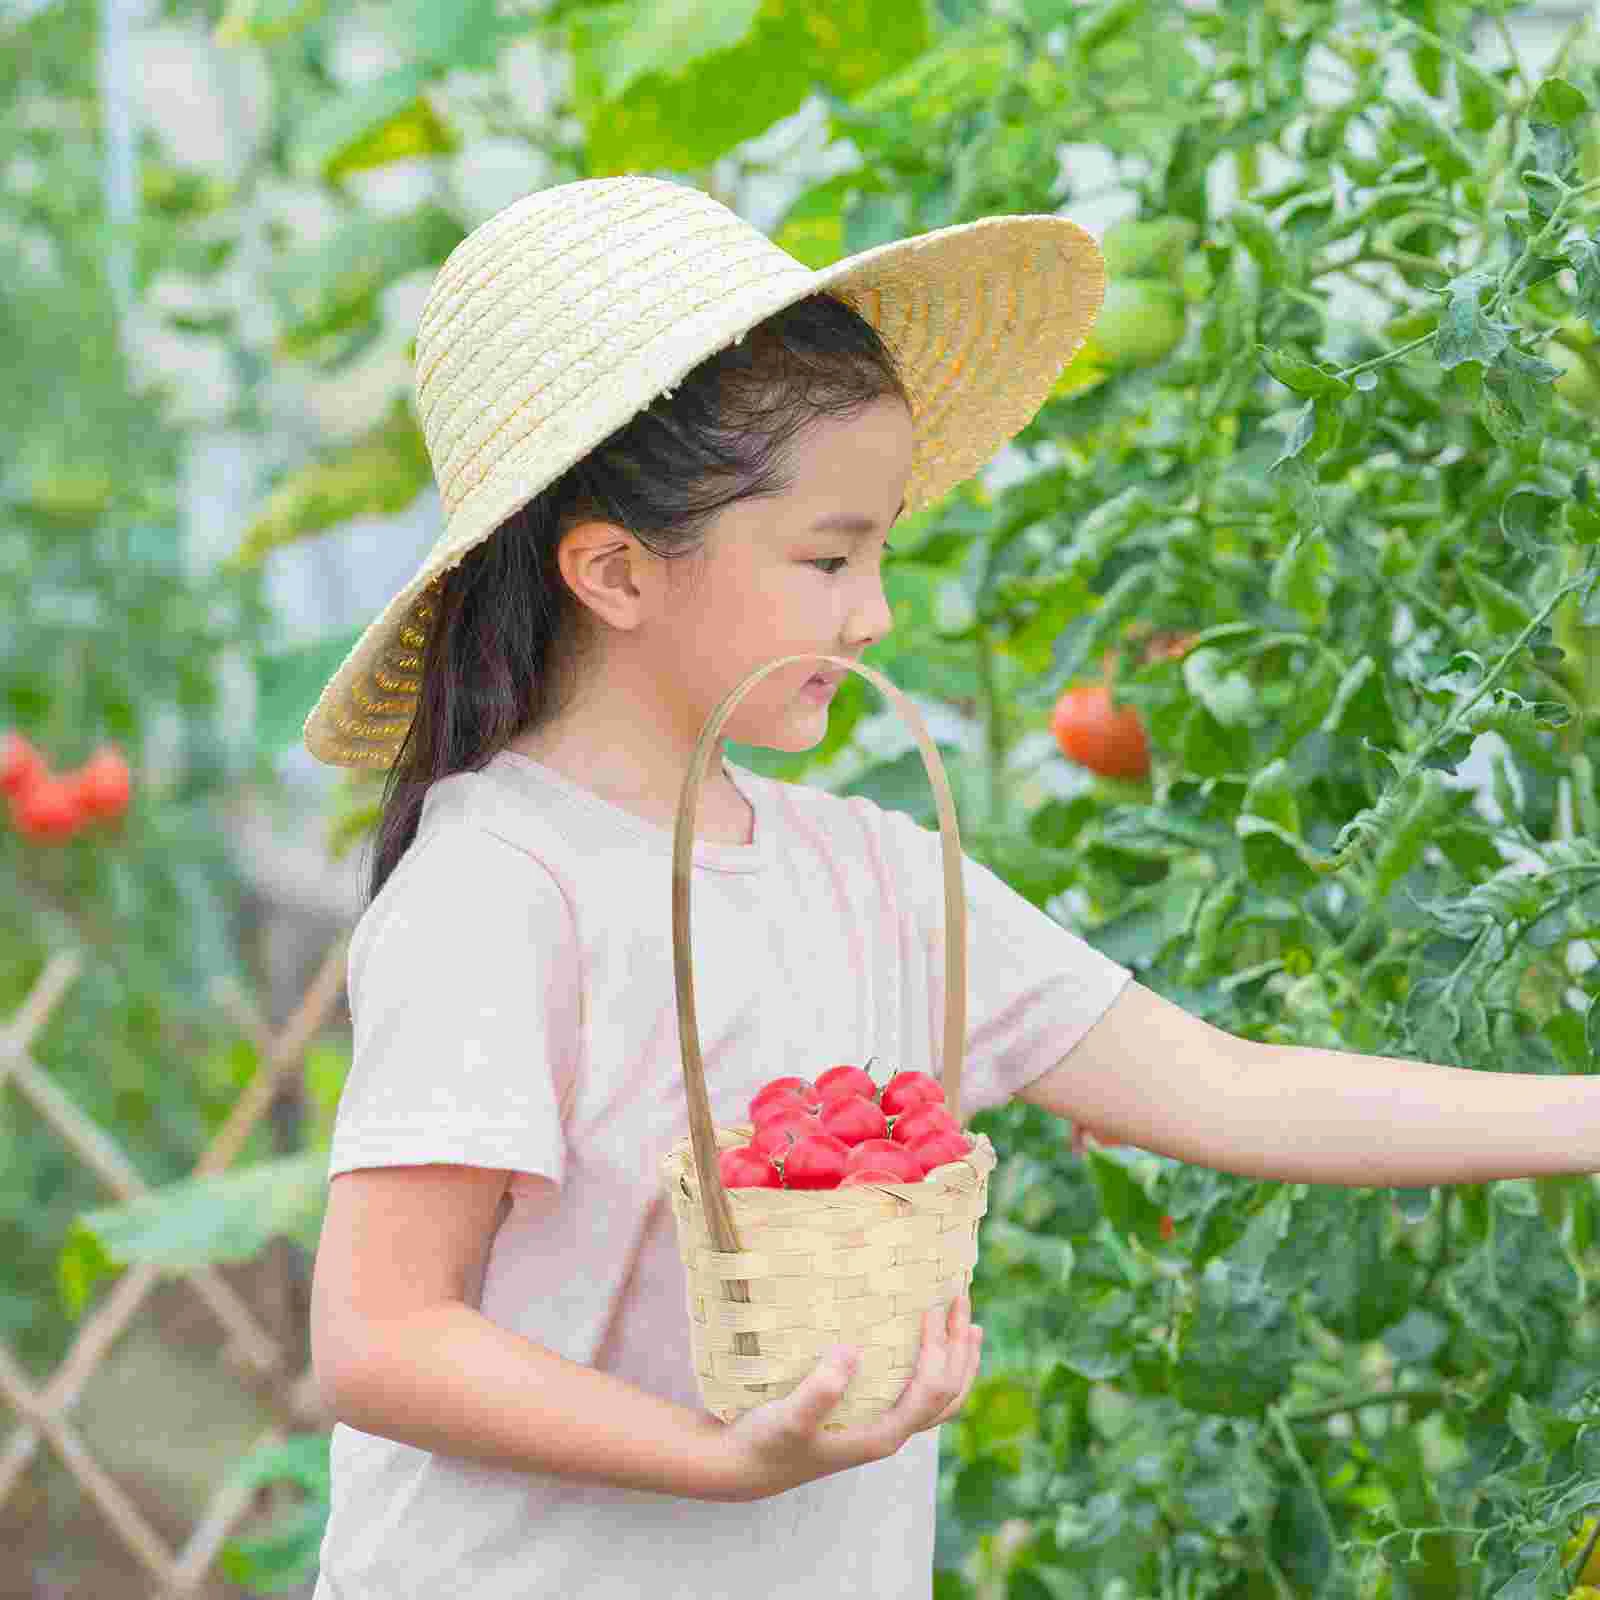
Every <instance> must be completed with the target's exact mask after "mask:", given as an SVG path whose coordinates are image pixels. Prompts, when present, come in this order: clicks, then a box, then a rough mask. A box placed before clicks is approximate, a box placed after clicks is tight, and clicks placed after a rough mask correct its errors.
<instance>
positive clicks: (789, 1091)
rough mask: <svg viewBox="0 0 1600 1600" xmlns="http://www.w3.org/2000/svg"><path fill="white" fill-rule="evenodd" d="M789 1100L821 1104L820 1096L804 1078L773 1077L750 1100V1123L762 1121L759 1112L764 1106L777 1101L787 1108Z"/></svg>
mask: <svg viewBox="0 0 1600 1600" xmlns="http://www.w3.org/2000/svg"><path fill="white" fill-rule="evenodd" d="M791 1100H799V1101H800V1102H801V1104H802V1105H807V1106H820V1105H821V1104H822V1096H821V1095H819V1094H818V1093H817V1091H816V1090H815V1089H814V1088H813V1087H812V1086H811V1085H810V1084H809V1083H807V1082H806V1080H805V1079H804V1078H774V1079H773V1080H772V1082H771V1083H767V1084H763V1085H762V1086H761V1088H759V1089H758V1090H757V1091H756V1094H755V1098H754V1099H753V1100H752V1101H751V1102H750V1121H751V1123H752V1124H755V1123H759V1122H761V1121H762V1115H761V1112H762V1108H763V1107H764V1106H768V1105H771V1104H772V1103H773V1102H774V1101H777V1102H779V1103H780V1104H782V1105H784V1107H785V1109H787V1106H788V1102H789V1101H791Z"/></svg>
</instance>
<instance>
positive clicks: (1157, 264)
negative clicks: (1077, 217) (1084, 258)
mask: <svg viewBox="0 0 1600 1600" xmlns="http://www.w3.org/2000/svg"><path fill="white" fill-rule="evenodd" d="M1199 234H1200V224H1199V223H1197V222H1192V221H1190V219H1189V218H1188V217H1146V218H1143V219H1139V220H1135V219H1133V218H1128V219H1127V220H1125V221H1122V222H1114V223H1112V224H1111V226H1110V227H1109V228H1107V229H1106V232H1105V237H1104V238H1103V239H1101V241H1100V251H1101V254H1103V255H1104V256H1105V258H1106V273H1107V276H1109V277H1111V278H1138V277H1146V278H1164V279H1172V278H1175V277H1177V276H1178V275H1179V273H1181V272H1182V270H1183V258H1184V256H1185V255H1187V254H1188V251H1189V246H1190V245H1192V244H1193V243H1194V242H1195V240H1196V239H1197V238H1198V237H1199Z"/></svg>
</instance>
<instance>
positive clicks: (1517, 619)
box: [1460, 562, 1533, 634]
mask: <svg viewBox="0 0 1600 1600" xmlns="http://www.w3.org/2000/svg"><path fill="white" fill-rule="evenodd" d="M1460 570H1461V577H1462V581H1463V582H1464V583H1465V584H1466V586H1467V589H1468V591H1469V592H1470V593H1471V595H1472V598H1473V599H1474V600H1475V601H1476V602H1477V605H1478V615H1479V616H1480V617H1482V619H1483V620H1484V621H1485V622H1486V623H1488V625H1489V628H1490V630H1491V631H1492V632H1494V633H1499V634H1507V633H1509V634H1517V633H1521V632H1522V630H1523V629H1524V628H1526V627H1527V626H1528V624H1529V623H1530V622H1532V621H1533V609H1532V608H1531V607H1530V606H1529V605H1528V604H1527V602H1526V601H1525V600H1523V599H1522V597H1521V596H1520V595H1515V594H1513V593H1512V592H1511V591H1510V590H1509V589H1506V588H1503V587H1502V586H1501V585H1500V584H1498V583H1496V582H1495V581H1494V579H1493V578H1491V577H1490V576H1489V575H1488V574H1487V573H1485V572H1480V571H1479V570H1478V569H1477V568H1476V567H1475V566H1473V565H1472V564H1471V563H1470V562H1463V563H1462V565H1461V569H1460Z"/></svg>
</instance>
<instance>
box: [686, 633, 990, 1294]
mask: <svg viewBox="0 0 1600 1600" xmlns="http://www.w3.org/2000/svg"><path fill="white" fill-rule="evenodd" d="M795 661H820V662H826V663H827V664H828V665H830V666H835V667H845V668H847V669H848V670H849V671H851V672H855V673H859V674H860V675H861V676H862V677H864V678H866V679H867V680H868V681H869V682H872V683H875V684H876V685H877V686H878V688H880V689H881V690H882V691H883V692H884V693H885V694H886V695H887V696H888V697H889V699H890V701H891V703H892V704H893V705H894V708H895V710H896V711H898V712H899V713H900V715H901V716H902V717H904V718H905V720H906V721H907V722H908V723H909V724H910V726H911V731H912V733H913V735H915V737H916V741H917V746H918V748H919V749H920V750H921V751H922V764H923V766H924V767H925V768H926V769H927V772H928V779H929V781H930V782H931V783H932V785H933V797H934V801H935V803H936V804H937V806H938V808H939V835H940V840H941V843H942V844H943V847H944V928H945V935H946V937H945V952H944V1080H943V1087H944V1097H945V1104H946V1105H947V1106H948V1108H949V1110H950V1114H951V1115H952V1116H953V1117H954V1118H955V1119H956V1121H957V1122H960V1120H961V1057H962V1044H963V1041H964V1039H965V1036H966V1031H967V897H966V891H965V885H964V884H963V882H962V876H961V839H960V835H959V834H958V833H957V831H956V808H955V802H954V801H953V800H952V799H951V798H950V785H949V783H948V781H947V780H946V778H945V772H944V762H943V761H942V760H940V758H939V751H938V748H937V747H936V746H935V744H934V742H933V740H932V739H931V738H930V737H929V734H928V729H927V725H926V724H925V723H924V722H923V720H922V717H921V715H920V714H919V713H918V711H917V708H916V707H915V706H914V705H912V703H911V702H910V701H909V700H908V699H907V698H906V697H905V695H903V694H902V693H901V692H900V690H898V689H897V688H895V686H894V685H893V684H892V683H891V682H890V681H889V680H888V679H887V678H886V677H884V676H883V674H882V673H881V672H878V671H876V670H874V669H873V668H872V667H867V666H863V665H862V664H861V663H860V662H859V661H850V660H847V659H845V658H844V657H842V656H829V655H812V654H802V655H794V656H780V657H778V658H777V659H776V660H773V661H769V662H767V664H766V665H765V666H762V667H757V668H756V669H755V671H754V672H752V673H751V674H750V675H749V676H748V677H747V678H746V679H745V680H744V682H743V683H741V684H738V685H737V686H736V687H735V688H733V689H730V690H729V691H728V693H727V694H726V695H725V696H724V697H723V699H722V703H721V704H720V705H719V706H718V707H717V708H716V710H715V711H713V712H712V714H711V717H710V719H709V720H708V721H707V723H706V725H705V726H704V727H703V728H702V729H701V730H700V739H699V742H698V743H697V744H696V745H695V747H694V754H693V755H692V756H690V758H689V770H688V772H687V773H685V775H684V779H683V789H682V792H681V793H680V795H679V797H678V819H677V831H676V833H675V834H674V835H673V840H672V969H673V976H674V978H675V979H676V980H677V988H678V1042H679V1046H680V1050H681V1054H682V1059H683V1086H684V1090H685V1092H686V1094H687V1096H688V1101H689V1136H690V1139H691V1140H692V1142H693V1147H694V1164H695V1170H696V1173H697V1175H698V1177H699V1180H700V1199H701V1204H702V1206H703V1208H704V1211H705V1217H706V1222H707V1225H708V1227H709V1229H710V1232H711V1238H712V1241H713V1243H714V1244H715V1245H716V1248H717V1249H718V1251H720V1252H724V1253H732V1252H735V1251H738V1250H740V1249H741V1248H742V1246H741V1245H740V1243H739V1236H738V1233H737V1232H736V1231H735V1229H734V1225H733V1212H732V1208H731V1207H730V1206H729V1204H728V1191H727V1190H726V1189H725V1188H724V1187H723V1183H722V1172H721V1169H720V1168H719V1166H718V1165H717V1146H716V1138H715V1135H714V1133H713V1131H712V1126H711V1105H710V1102H709V1100H708V1099H707V1096H706V1069H705V1062H704V1060H703V1059H702V1058H701V1055H700V1034H699V1031H698V1029H697V1027H696V1025H695V1010H694V976H693V973H692V972H691V970H690V966H691V963H690V957H689V952H690V944H689V876H690V866H691V862H692V851H693V848H694V821H695V810H696V807H697V805H698V803H699V799H700V786H701V783H702V782H703V781H704V779H705V775H706V768H707V767H708V766H709V765H710V762H711V752H712V750H713V749H714V748H715V742H716V738H717V735H718V733H720V732H721V730H722V726H723V724H724V723H725V722H726V721H727V720H728V718H729V717H730V716H731V715H732V714H733V711H734V708H735V707H736V706H737V705H738V704H739V702H740V701H741V700H742V699H744V697H745V695H746V694H747V693H748V692H749V691H750V690H751V689H753V688H754V687H755V686H756V685H757V684H758V683H760V682H761V680H762V679H763V678H765V677H766V676H767V675H768V674H769V673H773V672H776V671H777V670H778V668H779V667H786V666H788V665H789V664H790V663H791V662H795ZM735 1294H736V1296H737V1291H735ZM740 1298H742V1297H740Z"/></svg>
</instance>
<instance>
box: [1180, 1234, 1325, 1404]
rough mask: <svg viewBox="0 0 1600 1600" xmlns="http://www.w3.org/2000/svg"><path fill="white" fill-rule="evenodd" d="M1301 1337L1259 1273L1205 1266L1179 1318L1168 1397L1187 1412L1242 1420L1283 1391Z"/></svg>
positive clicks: (1212, 1263) (1218, 1262) (1215, 1263)
mask: <svg viewBox="0 0 1600 1600" xmlns="http://www.w3.org/2000/svg"><path fill="white" fill-rule="evenodd" d="M1298 1353H1299V1336H1298V1333H1297V1331H1296V1328H1295V1324H1294V1318H1293V1317H1292V1316H1291V1314H1290V1312H1289V1307H1288V1305H1287V1304H1286V1303H1285V1302H1284V1301H1283V1300H1282V1299H1281V1298H1280V1297H1279V1296H1277V1295H1275V1294H1272V1293H1271V1292H1270V1291H1269V1290H1268V1289H1267V1288H1266V1286H1265V1284H1264V1283H1263V1281H1262V1279H1261V1277H1260V1275H1259V1274H1257V1273H1246V1272H1241V1271H1240V1270H1239V1269H1237V1268H1235V1267H1233V1266H1231V1265H1230V1264H1229V1263H1228V1262H1227V1261H1224V1260H1222V1259H1221V1258H1218V1259H1216V1260H1213V1261H1210V1262H1208V1263H1207V1265H1206V1269H1205V1271H1204V1272H1203V1273H1202V1274H1201V1276H1200V1281H1199V1283H1198V1284H1197V1285H1196V1289H1195V1302H1194V1305H1193V1307H1192V1308H1191V1309H1190V1310H1188V1311H1187V1312H1186V1313H1185V1314H1184V1315H1183V1316H1182V1317H1181V1318H1180V1335H1179V1346H1178V1354H1177V1357H1176V1359H1175V1360H1174V1362H1173V1371H1172V1387H1173V1393H1174V1394H1175V1395H1176V1396H1177V1398H1178V1399H1179V1400H1180V1401H1181V1402H1182V1403H1183V1404H1184V1405H1186V1406H1187V1407H1188V1408H1189V1409H1190V1410H1191V1411H1203V1412H1208V1413H1211V1414H1212V1415H1220V1416H1233V1417H1248V1416H1253V1415H1255V1414H1257V1413H1259V1412H1260V1411H1261V1410H1262V1408H1263V1407H1265V1406H1268V1405H1271V1404H1272V1403H1273V1401H1275V1400H1277V1399H1278V1398H1279V1397H1280V1396H1281V1395H1282V1394H1283V1393H1284V1391H1285V1390H1286V1389H1287V1388H1288V1387H1289V1380H1290V1378H1291V1377H1292V1376H1293V1372H1294V1363H1295V1358H1296V1356H1297V1355H1298Z"/></svg>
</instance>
